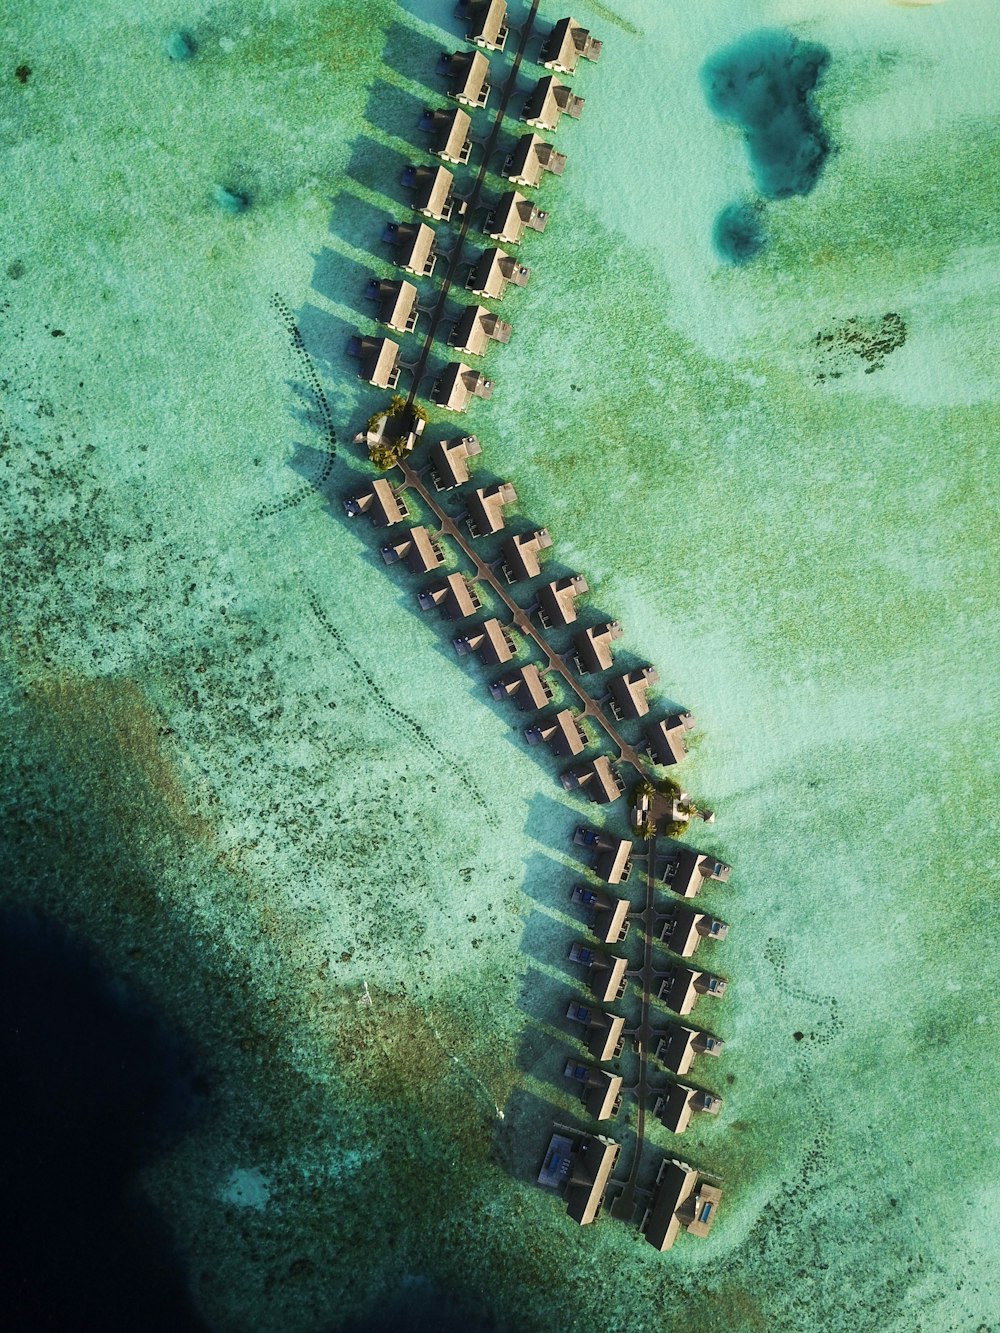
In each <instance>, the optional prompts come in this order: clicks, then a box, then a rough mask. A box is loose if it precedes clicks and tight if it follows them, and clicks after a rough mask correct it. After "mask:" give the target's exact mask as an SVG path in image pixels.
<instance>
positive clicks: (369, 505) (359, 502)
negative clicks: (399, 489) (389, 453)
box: [344, 477, 410, 528]
mask: <svg viewBox="0 0 1000 1333" xmlns="http://www.w3.org/2000/svg"><path fill="white" fill-rule="evenodd" d="M344 508H345V509H346V510H347V517H348V518H357V517H358V515H359V514H367V515H368V517H369V518H370V519H371V521H372V524H373V526H374V527H376V528H391V527H392V525H393V524H394V523H402V521H403V519H404V518H409V517H410V511H409V510H408V509H407V507H406V501H405V500H404V499H403V497H402V495H397V494H396V492H395V491H394V490H393V489H392V487H391V486H390V485H389V483H388V482H387V481H386V479H385V477H379V478H377V479H376V480H375V481H373V482H372V483H371V484H370V485H369V487H368V488H367V490H364V491H362V492H361V494H360V495H355V496H354V498H353V499H351V500H345V501H344Z"/></svg>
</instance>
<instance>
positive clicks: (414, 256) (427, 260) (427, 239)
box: [395, 222, 437, 277]
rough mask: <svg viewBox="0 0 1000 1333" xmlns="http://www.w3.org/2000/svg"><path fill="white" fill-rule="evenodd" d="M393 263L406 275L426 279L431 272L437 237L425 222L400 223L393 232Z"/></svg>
mask: <svg viewBox="0 0 1000 1333" xmlns="http://www.w3.org/2000/svg"><path fill="white" fill-rule="evenodd" d="M395 237H396V245H397V247H398V248H397V253H396V260H395V262H396V263H397V264H398V265H399V267H400V268H402V269H405V270H406V271H407V273H416V274H417V275H418V276H421V277H426V276H427V275H428V274H430V273H431V272H433V269H434V261H435V257H436V256H435V249H436V245H437V236H436V235H435V232H434V228H433V227H428V225H427V223H426V222H401V223H399V225H398V226H397V227H396V231H395Z"/></svg>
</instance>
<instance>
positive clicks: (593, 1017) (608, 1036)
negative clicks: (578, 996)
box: [566, 1000, 625, 1060]
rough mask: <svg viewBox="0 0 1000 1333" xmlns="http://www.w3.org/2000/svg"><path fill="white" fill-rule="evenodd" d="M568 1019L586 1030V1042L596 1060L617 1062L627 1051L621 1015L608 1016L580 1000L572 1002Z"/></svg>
mask: <svg viewBox="0 0 1000 1333" xmlns="http://www.w3.org/2000/svg"><path fill="white" fill-rule="evenodd" d="M566 1017H567V1018H568V1019H569V1020H570V1022H572V1023H580V1024H582V1026H583V1027H584V1029H585V1036H584V1040H585V1041H586V1043H587V1049H588V1050H589V1051H590V1053H591V1055H592V1056H593V1057H594V1059H595V1060H616V1059H617V1058H618V1056H619V1055H621V1053H622V1051H623V1050H624V1049H625V1037H624V1035H623V1034H624V1031H625V1019H624V1017H622V1016H621V1015H619V1014H607V1013H605V1012H604V1010H603V1009H593V1008H591V1006H590V1005H587V1004H582V1003H581V1002H580V1001H579V1000H570V1002H569V1008H568V1009H567V1010H566Z"/></svg>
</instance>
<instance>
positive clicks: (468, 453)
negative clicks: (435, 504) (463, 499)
mask: <svg viewBox="0 0 1000 1333" xmlns="http://www.w3.org/2000/svg"><path fill="white" fill-rule="evenodd" d="M482 452H483V446H482V445H481V444H480V443H479V440H478V438H477V436H475V435H463V436H461V437H460V438H459V439H453V440H441V441H440V442H439V443H438V444H435V445H434V446H433V447H432V449H431V467H432V468H433V471H434V482H435V485H436V486H437V489H438V490H439V491H450V490H453V489H454V487H456V486H463V485H464V484H465V483H466V482H467V481H468V480H469V463H468V460H469V459H470V458H474V457H475V456H476V454H481V453H482Z"/></svg>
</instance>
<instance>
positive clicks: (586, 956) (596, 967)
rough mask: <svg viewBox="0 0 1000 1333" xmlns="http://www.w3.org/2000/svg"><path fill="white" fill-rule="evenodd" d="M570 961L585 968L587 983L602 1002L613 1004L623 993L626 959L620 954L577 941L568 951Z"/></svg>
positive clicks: (625, 981)
mask: <svg viewBox="0 0 1000 1333" xmlns="http://www.w3.org/2000/svg"><path fill="white" fill-rule="evenodd" d="M569 958H570V962H571V963H579V964H580V965H581V966H582V967H585V968H586V969H587V985H588V986H589V987H590V989H591V991H592V993H593V994H594V995H595V996H596V997H597V999H598V1000H600V1002H601V1003H602V1004H614V1003H615V1002H616V1001H617V1000H620V999H621V997H622V996H623V995H624V994H625V987H626V986H627V985H628V978H627V977H626V975H625V973H626V971H627V970H628V959H627V958H626V957H625V956H624V955H622V954H615V953H601V952H600V951H599V950H597V949H591V948H590V946H589V945H587V944H581V943H580V942H579V941H577V943H576V944H574V945H573V947H572V948H571V949H570V951H569Z"/></svg>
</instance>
